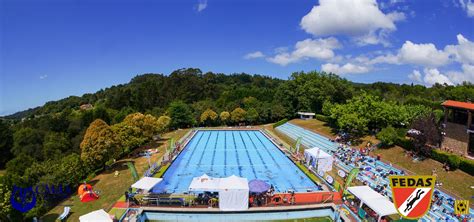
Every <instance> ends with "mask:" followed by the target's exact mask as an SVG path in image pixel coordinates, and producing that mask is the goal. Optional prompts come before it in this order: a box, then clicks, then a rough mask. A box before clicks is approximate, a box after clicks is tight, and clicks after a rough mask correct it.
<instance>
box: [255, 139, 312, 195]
mask: <svg viewBox="0 0 474 222" xmlns="http://www.w3.org/2000/svg"><path fill="white" fill-rule="evenodd" d="M258 133H260V135H263V136H264V137H265V135H264V134H263V133H262V132H261V131H259V132H258ZM253 134H254V136H255V137H256V138H257V139H258V141H259V142H260V144H262V146H263V147H264V148H265V150H266V151H267V153H268V155H270V157H271V158H272V160H273V162H274V163H275V164H276V165H277V166H278V167H279V168H280V169H281V166H280V164H279V163H278V162H277V161H276V160H275V158H274V156H273V155H272V153H271V152H270V151H269V150H268V148H267V146H265V144H264V143H263V142H262V140H261V139H260V137H259V136H258V135H259V134H257V132H253ZM265 139H267V140H268V141H269V142H270V144H271V145H272V146H274V147H275V148H276V149H277V150H278V152H281V155H283V157H284V158H286V160H287V161H288V162H289V164H292V165H293V167H295V168H297V170H298V172H300V173H303V172H302V171H301V170H300V169H299V168H298V166H296V164H295V163H294V162H293V161H291V160H290V159H289V158H288V157H287V156H286V155H285V154H284V153H283V151H281V150H280V149H278V147H277V146H276V145H275V144H274V143H273V142H272V141H271V140H270V139H269V138H267V137H265ZM283 161H284V160H283ZM303 176H304V177H306V178H307V179H308V180H309V181H311V180H310V179H309V178H308V176H306V175H305V174H304V173H303ZM288 181H289V183H290V186H291V187H292V188H293V190H297V189H296V188H295V186H294V185H293V183H292V180H288ZM311 183H313V184H314V185H315V186H313V187H317V186H316V185H317V184H315V183H314V182H312V181H311Z"/></svg>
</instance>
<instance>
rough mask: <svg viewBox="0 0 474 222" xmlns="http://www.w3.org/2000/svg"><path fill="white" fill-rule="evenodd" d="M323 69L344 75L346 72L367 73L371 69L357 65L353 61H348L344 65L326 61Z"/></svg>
mask: <svg viewBox="0 0 474 222" xmlns="http://www.w3.org/2000/svg"><path fill="white" fill-rule="evenodd" d="M321 70H323V71H324V72H330V73H335V74H338V75H344V74H358V73H366V72H368V71H369V70H370V69H369V68H368V67H365V66H360V65H355V64H352V63H346V64H345V65H343V66H340V65H338V64H333V63H326V64H323V65H321Z"/></svg>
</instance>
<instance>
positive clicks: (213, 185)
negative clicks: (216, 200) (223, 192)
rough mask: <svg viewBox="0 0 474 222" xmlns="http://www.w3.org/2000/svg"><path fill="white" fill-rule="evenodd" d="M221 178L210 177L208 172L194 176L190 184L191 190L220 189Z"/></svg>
mask: <svg viewBox="0 0 474 222" xmlns="http://www.w3.org/2000/svg"><path fill="white" fill-rule="evenodd" d="M220 180H221V178H214V177H210V176H208V175H207V174H203V175H202V176H200V177H194V178H193V180H192V181H191V184H190V185H189V191H210V192H214V191H219V183H220Z"/></svg>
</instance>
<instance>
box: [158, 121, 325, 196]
mask: <svg viewBox="0 0 474 222" xmlns="http://www.w3.org/2000/svg"><path fill="white" fill-rule="evenodd" d="M203 174H207V175H209V176H211V177H228V176H231V175H236V176H240V177H245V178H247V179H248V180H252V179H260V180H264V181H266V182H267V183H269V184H272V185H273V186H274V187H275V190H276V191H277V192H285V191H288V190H293V191H295V192H306V191H307V190H308V189H311V190H313V191H317V190H318V187H317V186H316V184H314V183H313V182H312V181H311V180H310V179H309V178H308V177H307V176H306V175H305V174H304V173H303V172H302V171H301V170H300V169H299V168H298V167H297V166H296V165H295V164H294V163H293V162H291V160H290V159H289V158H287V157H286V156H285V155H284V154H283V152H281V151H280V150H279V149H278V148H277V147H276V146H275V144H273V143H272V142H271V141H270V140H269V139H268V138H267V137H265V135H263V133H262V132H260V131H257V130H199V131H198V132H197V133H196V134H195V135H194V136H193V138H192V139H191V141H189V143H188V144H187V145H186V147H185V149H184V150H183V151H182V152H181V154H180V155H179V156H178V157H177V158H176V159H175V160H174V161H173V163H172V164H171V166H170V167H169V168H168V170H167V171H166V172H165V174H164V176H163V181H162V182H161V183H160V184H158V185H157V186H156V187H154V188H153V192H155V193H163V192H166V193H184V192H187V191H188V187H189V184H190V183H191V180H192V179H193V177H198V176H201V175H203Z"/></svg>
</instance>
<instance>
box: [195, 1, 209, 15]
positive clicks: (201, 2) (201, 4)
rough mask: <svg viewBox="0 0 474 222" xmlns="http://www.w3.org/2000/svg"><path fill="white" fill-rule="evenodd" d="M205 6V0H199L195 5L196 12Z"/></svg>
mask: <svg viewBox="0 0 474 222" xmlns="http://www.w3.org/2000/svg"><path fill="white" fill-rule="evenodd" d="M206 8H207V0H199V2H198V4H197V5H196V10H197V11H198V12H201V11H203V10H204V9H206Z"/></svg>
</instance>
